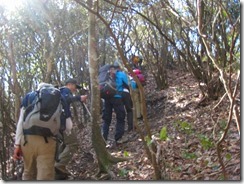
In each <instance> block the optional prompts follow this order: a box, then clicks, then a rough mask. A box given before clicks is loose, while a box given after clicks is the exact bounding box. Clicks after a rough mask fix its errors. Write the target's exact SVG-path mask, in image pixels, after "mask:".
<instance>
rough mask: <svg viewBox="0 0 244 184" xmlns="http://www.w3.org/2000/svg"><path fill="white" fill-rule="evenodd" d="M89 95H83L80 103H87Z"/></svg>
mask: <svg viewBox="0 0 244 184" xmlns="http://www.w3.org/2000/svg"><path fill="white" fill-rule="evenodd" d="M86 99H87V95H81V96H80V101H82V102H84V103H86Z"/></svg>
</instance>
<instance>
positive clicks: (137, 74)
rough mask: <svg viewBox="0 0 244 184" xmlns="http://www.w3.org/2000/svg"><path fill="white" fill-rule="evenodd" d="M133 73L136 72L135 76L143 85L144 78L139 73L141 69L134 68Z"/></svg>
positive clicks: (144, 82) (144, 83)
mask: <svg viewBox="0 0 244 184" xmlns="http://www.w3.org/2000/svg"><path fill="white" fill-rule="evenodd" d="M133 73H134V74H136V76H137V78H138V79H139V81H140V82H141V84H142V85H143V86H144V85H146V79H145V76H144V75H143V74H142V73H141V70H139V69H134V70H133Z"/></svg>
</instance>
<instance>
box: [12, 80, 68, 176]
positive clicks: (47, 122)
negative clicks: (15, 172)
mask: <svg viewBox="0 0 244 184" xmlns="http://www.w3.org/2000/svg"><path fill="white" fill-rule="evenodd" d="M42 89H43V90H42ZM48 90H49V91H51V92H50V93H49V94H51V95H50V96H48V95H47V92H48ZM54 94H55V95H54ZM56 94H57V95H56ZM45 95H46V97H45ZM47 98H48V99H47ZM61 98H62V97H61V95H60V92H59V90H57V89H56V88H55V87H54V86H52V85H51V84H47V83H40V84H39V85H38V89H37V91H32V92H30V93H27V94H26V95H25V97H24V98H23V100H22V103H21V109H20V116H19V120H18V123H17V128H16V136H15V145H14V147H15V149H14V155H13V158H14V159H15V160H19V159H21V158H22V156H23V161H24V172H23V175H22V180H54V177H55V171H54V163H55V152H56V140H55V136H56V134H57V133H58V131H59V129H60V126H61V125H60V124H62V123H61V118H60V117H61V113H62V112H64V113H65V115H63V116H64V117H65V118H66V121H65V123H66V125H65V126H66V129H65V131H67V132H70V131H71V128H72V121H71V119H70V117H69V116H66V110H67V108H65V107H64V106H65V104H61V101H62V100H61ZM40 99H42V100H40ZM50 99H52V101H50ZM45 102H47V103H45ZM42 107H43V109H42ZM47 107H48V108H47ZM62 108H63V109H64V111H62ZM43 110H44V111H45V110H47V111H48V112H45V114H43V113H44V112H43ZM51 112H53V113H51ZM44 115H45V116H44Z"/></svg>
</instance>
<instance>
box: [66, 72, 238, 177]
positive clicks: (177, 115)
mask: <svg viewBox="0 0 244 184" xmlns="http://www.w3.org/2000/svg"><path fill="white" fill-rule="evenodd" d="M168 74H169V88H168V89H166V90H161V91H157V90H155V84H154V81H153V78H152V76H151V75H148V81H147V85H146V86H145V94H146V102H147V112H148V119H149V123H150V125H151V131H152V134H153V135H154V136H156V137H158V136H159V132H160V130H161V129H162V127H164V126H165V127H166V128H167V133H168V138H169V139H168V141H158V145H160V147H161V148H160V149H161V152H160V153H161V156H160V157H159V158H160V163H161V166H162V169H164V171H165V172H164V173H165V175H164V178H165V179H166V180H221V179H223V176H222V173H221V169H220V166H219V162H218V158H217V153H216V149H215V146H214V143H216V141H217V140H218V138H219V137H220V133H221V131H223V127H224V126H225V124H226V120H227V117H228V101H227V99H225V100H224V101H223V102H222V103H221V104H220V105H219V106H217V107H216V108H215V109H213V107H214V106H215V105H216V104H217V103H218V101H212V102H211V103H209V104H207V105H205V106H204V107H203V106H199V102H200V100H201V98H202V96H201V92H200V91H199V89H198V85H197V82H196V81H195V80H194V79H193V77H192V76H191V75H190V74H189V73H184V72H181V71H174V70H170V71H169V72H168ZM140 126H143V125H142V124H140ZM113 131H114V122H113V123H112V125H111V130H110V132H113ZM90 132H91V131H90V129H89V128H83V129H82V131H81V134H80V135H79V140H80V145H81V146H80V149H79V150H78V151H77V154H75V155H74V157H73V160H72V162H71V163H70V164H69V169H70V171H71V172H72V173H73V175H74V176H75V180H91V179H94V178H93V177H92V176H93V175H94V174H95V173H96V171H97V165H96V163H95V159H94V153H93V149H92V146H91V140H90V139H91V133H90ZM130 136H131V137H133V138H132V139H131V141H130V142H127V143H124V144H123V145H120V146H118V147H115V148H110V149H109V151H110V152H111V154H113V155H115V156H128V155H129V156H130V157H132V158H133V159H131V160H129V161H127V162H122V163H119V164H117V165H115V166H114V167H113V169H112V170H113V172H114V173H115V174H116V176H117V178H116V180H152V178H153V168H152V166H151V164H150V162H149V160H148V159H147V157H146V153H145V151H144V148H143V145H142V141H141V140H140V138H139V135H138V134H137V133H134V134H133V135H130ZM110 137H111V135H110ZM222 146H223V150H222V157H223V160H224V162H225V164H226V169H227V173H228V178H229V180H240V138H239V135H238V132H237V129H236V127H235V123H232V124H231V127H230V131H229V133H228V136H227V139H226V140H225V142H224V144H223V145H222Z"/></svg>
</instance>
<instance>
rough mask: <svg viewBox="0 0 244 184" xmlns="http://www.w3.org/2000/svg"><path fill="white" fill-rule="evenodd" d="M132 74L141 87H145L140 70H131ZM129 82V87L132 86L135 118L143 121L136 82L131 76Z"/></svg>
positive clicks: (144, 80)
mask: <svg viewBox="0 0 244 184" xmlns="http://www.w3.org/2000/svg"><path fill="white" fill-rule="evenodd" d="M133 73H134V74H135V75H136V77H137V78H138V79H139V81H140V82H141V84H142V86H145V85H146V79H145V77H144V75H143V74H142V72H141V70H140V69H133ZM130 82H131V86H132V93H133V95H134V104H135V109H136V111H135V112H136V118H137V119H138V120H142V119H143V117H142V112H141V111H142V102H141V98H140V91H139V89H138V86H137V84H136V82H135V81H134V79H133V78H132V77H131V76H130Z"/></svg>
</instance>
